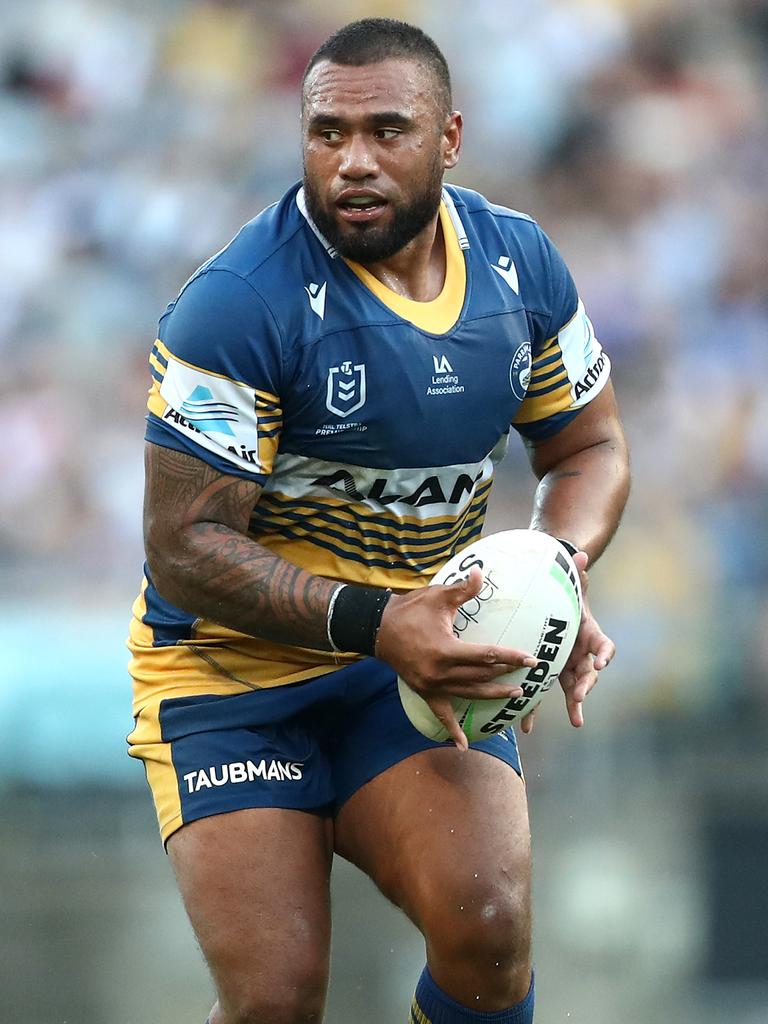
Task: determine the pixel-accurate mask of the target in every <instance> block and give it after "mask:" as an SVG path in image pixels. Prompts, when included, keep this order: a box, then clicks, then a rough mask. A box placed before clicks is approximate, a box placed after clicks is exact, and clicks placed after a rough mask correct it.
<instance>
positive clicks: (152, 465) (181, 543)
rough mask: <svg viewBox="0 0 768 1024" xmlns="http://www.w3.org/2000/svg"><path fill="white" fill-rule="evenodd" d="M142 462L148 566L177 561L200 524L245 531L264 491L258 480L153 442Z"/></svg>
mask: <svg viewBox="0 0 768 1024" xmlns="http://www.w3.org/2000/svg"><path fill="white" fill-rule="evenodd" d="M144 466H145V473H146V484H145V490H144V542H145V545H146V550H147V558H148V560H149V564H150V568H153V569H154V568H155V567H157V568H161V566H162V564H163V563H164V562H165V561H166V560H173V561H175V560H176V559H178V557H179V556H180V555H181V554H182V553H183V551H184V549H185V547H186V545H187V542H188V539H189V536H190V533H194V532H195V531H196V530H198V529H199V528H200V527H201V525H202V524H206V525H208V524H211V523H214V524H218V525H221V526H225V527H228V528H229V529H230V530H234V531H235V532H236V533H240V534H245V533H247V530H248V522H249V520H250V516H251V512H252V511H253V507H254V505H255V504H256V502H257V501H258V499H259V495H260V494H261V486H260V485H259V484H258V483H256V482H255V481H253V480H247V479H243V478H242V477H238V476H228V475H226V474H224V473H220V472H219V471H218V470H215V469H213V468H212V467H211V466H209V465H208V464H207V463H205V462H203V461H202V460H201V459H196V458H194V456H192V455H186V454H184V453H183V452H179V451H175V450H174V449H172V448H163V447H161V446H160V445H156V444H152V443H150V442H148V443H147V444H146V446H145V451H144ZM158 563H159V564H158Z"/></svg>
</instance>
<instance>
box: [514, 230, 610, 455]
mask: <svg viewBox="0 0 768 1024" xmlns="http://www.w3.org/2000/svg"><path fill="white" fill-rule="evenodd" d="M541 243H542V246H543V256H544V258H543V263H542V266H541V272H542V273H543V274H544V275H545V276H546V278H547V280H546V284H545V286H544V288H543V289H542V292H543V294H544V295H545V296H546V306H547V309H546V311H545V315H544V316H543V317H542V316H534V317H532V322H533V343H532V346H531V349H532V351H531V373H530V381H529V384H528V388H527V391H526V395H525V398H524V400H523V402H522V404H521V406H520V408H519V410H518V412H517V415H516V416H515V419H514V421H513V426H514V427H515V429H516V430H517V431H518V432H519V433H520V434H522V435H523V436H524V437H526V438H529V439H531V440H537V439H539V438H544V437H550V436H551V435H553V434H556V433H557V432H558V431H559V430H562V429H563V427H564V426H566V424H568V423H569V422H570V421H571V420H572V419H573V418H574V417H575V416H576V415H577V414H578V412H579V411H580V410H581V409H583V408H584V406H585V405H588V404H589V403H590V402H591V401H592V399H593V398H595V397H597V395H599V394H600V392H601V391H602V389H603V388H604V387H605V384H606V383H607V381H608V378H609V376H610V361H609V359H608V356H607V355H606V354H605V352H603V349H602V346H601V345H600V342H599V341H598V340H597V338H596V337H595V331H594V328H593V326H592V321H591V320H590V319H589V317H588V316H587V313H586V310H585V309H584V304H583V302H582V301H581V299H580V298H579V296H578V293H577V291H576V285H575V284H574V282H573V278H572V277H571V274H570V272H569V270H568V267H567V266H566V265H565V261H564V260H563V258H562V256H561V255H560V253H559V252H558V251H557V249H556V248H555V246H554V245H553V243H552V242H551V240H550V239H549V238H548V237H547V236H546V235H545V234H544V232H541Z"/></svg>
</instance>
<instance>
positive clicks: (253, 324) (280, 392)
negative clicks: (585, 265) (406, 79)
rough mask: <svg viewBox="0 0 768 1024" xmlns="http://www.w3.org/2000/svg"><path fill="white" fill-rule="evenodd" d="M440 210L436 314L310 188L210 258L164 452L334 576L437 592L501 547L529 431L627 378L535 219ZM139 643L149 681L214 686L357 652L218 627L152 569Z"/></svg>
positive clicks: (274, 543) (165, 424) (549, 426)
mask: <svg viewBox="0 0 768 1024" xmlns="http://www.w3.org/2000/svg"><path fill="white" fill-rule="evenodd" d="M440 218H441V224H442V230H443V235H444V238H445V242H446V254H447V267H446V278H445V284H444V287H443V290H442V292H441V294H440V295H439V296H438V297H437V298H436V299H434V300H433V301H432V302H414V301H411V300H409V299H406V298H404V297H402V296H400V295H397V294H395V293H394V292H392V291H390V290H389V289H388V288H387V287H386V286H384V285H383V284H382V283H381V282H379V281H378V280H377V279H376V278H374V277H372V276H371V275H370V274H369V273H368V272H367V271H366V270H365V268H363V267H361V266H358V265H356V264H354V263H351V262H348V261H345V260H344V259H342V258H341V257H340V256H339V255H338V254H337V253H336V251H335V250H334V249H333V247H332V246H330V245H329V244H328V243H327V241H326V240H325V239H324V238H323V237H322V236H321V235H320V233H319V232H318V230H317V228H316V227H315V225H314V224H313V222H312V221H311V219H310V217H309V215H308V213H307V209H306V206H305V203H304V198H303V191H302V190H301V189H300V188H298V187H295V188H293V189H292V190H291V191H289V192H288V193H287V195H286V196H285V197H284V198H283V199H282V200H281V201H280V202H279V203H277V204H276V205H275V206H272V207H270V208H269V209H267V210H265V211H264V212H263V213H261V214H260V215H259V216H258V217H256V218H255V219H254V220H253V221H251V222H250V223H248V224H247V225H245V227H243V228H242V230H241V231H240V232H239V234H238V235H237V236H236V237H235V238H234V239H233V241H232V242H231V243H230V244H229V245H228V246H227V247H226V248H225V249H223V250H222V251H221V252H219V253H218V254H217V255H215V256H214V257H212V258H211V259H210V260H208V262H207V263H205V264H203V266H202V267H201V268H200V269H199V270H198V271H197V272H196V273H195V274H194V275H193V276H192V278H191V279H190V280H189V281H188V282H187V284H186V285H185V286H184V288H183V289H182V291H181V293H180V295H179V296H178V298H177V299H176V300H175V301H174V302H173V303H171V305H170V306H169V308H168V310H167V311H166V313H165V315H164V316H163V318H162V320H161V322H160V331H159V337H158V340H157V342H156V343H155V346H154V348H153V350H152V354H151V357H150V366H151V372H152V377H153V382H152V387H151V390H150V395H149V415H148V425H147V435H146V436H147V439H148V440H149V441H150V442H152V443H154V444H157V445H162V446H165V447H168V448H173V449H176V450H178V451H182V452H186V453H188V454H190V455H194V456H195V457H197V458H199V459H202V460H204V461H205V462H207V463H209V464H210V465H211V466H213V467H215V468H216V469H218V470H220V471H221V472H223V473H227V474H232V475H235V476H241V477H246V478H248V479H252V480H254V481H256V482H258V483H259V484H261V485H262V487H263V491H262V495H261V498H260V500H259V502H258V503H257V505H256V507H255V508H254V510H253V515H252V517H251V522H250V533H251V535H252V536H253V537H254V539H255V540H257V541H258V542H259V543H260V544H263V545H264V546H265V547H268V548H270V549H271V550H272V551H274V552H276V553H277V554H279V555H282V556H284V557H286V558H288V559H289V560H290V561H292V562H294V563H295V564H297V565H300V566H302V567H303V568H305V569H308V570H309V571H311V572H314V573H317V574H319V575H321V576H326V577H330V578H333V579H338V580H345V581H348V582H354V583H363V584H369V585H372V586H381V587H393V588H395V589H398V590H407V589H409V588H413V587H418V586H423V585H425V584H426V583H427V582H428V580H429V578H430V577H431V575H432V574H433V573H434V572H435V571H436V570H437V568H438V567H439V566H440V565H441V564H442V563H443V562H444V561H445V560H446V559H447V558H449V557H450V556H451V555H452V554H453V553H454V552H455V551H456V550H458V549H460V548H461V547H463V546H465V545H466V544H468V543H469V542H470V541H471V540H472V539H473V538H475V537H477V536H478V535H479V534H480V532H481V530H482V525H483V519H484V516H485V510H486V504H487V501H488V496H489V493H490V490H491V486H492V483H493V475H494V470H495V467H496V465H497V464H498V462H499V460H500V459H501V458H502V457H503V455H504V452H505V450H506V446H507V441H508V437H509V429H510V426H513V427H514V428H515V429H516V430H517V431H519V432H520V433H521V434H523V435H524V436H525V437H527V438H531V439H534V440H535V439H537V438H544V437H547V436H549V435H551V434H554V433H556V432H557V431H558V430H560V429H562V427H563V426H564V425H565V424H567V423H568V422H569V421H570V420H571V419H572V418H573V417H574V416H576V415H577V413H578V411H579V409H581V408H582V407H583V406H584V405H586V404H587V403H588V402H589V401H590V400H591V399H592V398H593V397H594V396H595V395H597V394H598V393H599V392H600V390H601V389H602V387H603V386H604V384H605V382H606V381H607V379H608V374H609V363H608V359H607V357H606V356H605V354H604V353H603V351H602V349H601V347H600V345H599V343H598V342H597V340H596V339H595V336H594V332H593V330H592V325H591V323H590V321H589V318H588V317H587V315H586V313H585V311H584V308H583V306H582V304H581V302H580V300H579V298H578V295H577V292H576V289H575V286H574V284H573V281H572V279H571V276H570V274H569V272H568V270H567V268H566V266H565V264H564V262H563V260H562V258H561V257H560V255H559V253H558V252H557V250H556V249H555V247H554V246H553V244H552V243H551V241H550V240H549V239H548V238H547V236H546V235H545V234H544V232H543V231H542V230H541V229H540V228H539V227H538V225H537V224H536V223H535V222H534V221H532V220H531V219H530V218H529V217H527V216H525V215H523V214H519V213H516V212H514V211H512V210H508V209H505V208H502V207H498V206H493V205H491V204H490V203H488V202H487V201H486V200H485V199H484V198H483V197H482V196H480V195H478V194H477V193H476V192H472V191H469V190H467V189H461V188H456V187H453V186H450V187H446V188H445V189H444V192H443V202H442V205H441V210H440ZM130 645H131V649H132V651H133V654H134V659H133V665H132V671H133V673H134V676H135V678H136V679H137V682H139V683H140V684H141V683H143V684H144V685H147V686H155V685H161V686H162V679H163V675H164V674H165V673H167V672H172V671H173V669H174V667H175V666H178V667H181V666H182V664H183V666H184V671H185V672H186V673H187V676H188V677H189V673H190V671H191V672H192V674H193V676H195V680H196V681H197V682H199V684H200V686H205V685H206V684H210V683H211V682H216V681H217V680H218V682H219V684H220V685H225V686H226V685H227V684H229V685H231V684H235V686H236V687H237V686H242V687H243V688H250V687H253V686H275V685H280V684H284V683H290V682H296V681H298V680H300V679H306V678H310V677H311V676H314V675H318V674H321V673H323V672H327V671H331V670H333V669H334V668H336V667H338V665H339V660H340V659H339V657H338V656H331V655H329V654H326V653H324V652H318V651H312V650H305V649H302V648H295V647H282V646H277V645H275V644H271V643H269V642H267V641H264V640H259V639H255V638H253V637H248V636H244V635H242V634H239V633H235V632H233V631H231V630H227V629H225V628H223V627H221V626H218V625H216V624H214V623H212V622H207V621H201V620H198V619H196V618H195V617H194V616H192V615H189V614H187V613H186V612H185V611H184V610H183V609H179V608H175V607H173V606H171V605H169V604H168V602H166V601H164V600H163V599H162V598H161V597H160V595H159V594H158V593H157V591H156V589H155V587H154V586H153V583H152V579H151V576H150V574H149V572H148V571H147V572H146V578H145V581H144V586H143V588H142V593H141V595H140V597H139V598H138V600H137V602H136V605H135V607H134V620H133V623H132V629H131V640H130ZM182 650H183V652H184V653H183V656H182ZM190 656H192V657H193V659H194V660H190ZM182 657H183V661H180V660H179V659H180V658H182ZM351 657H353V656H350V658H351ZM342 660H343V658H342ZM190 666H192V667H191V668H190ZM195 673H199V678H198V677H197V676H196V675H195Z"/></svg>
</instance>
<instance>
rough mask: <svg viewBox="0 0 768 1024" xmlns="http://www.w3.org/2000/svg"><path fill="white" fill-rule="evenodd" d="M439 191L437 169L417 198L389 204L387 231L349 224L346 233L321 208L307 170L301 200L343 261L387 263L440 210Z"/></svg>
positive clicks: (332, 214) (365, 225)
mask: <svg viewBox="0 0 768 1024" xmlns="http://www.w3.org/2000/svg"><path fill="white" fill-rule="evenodd" d="M435 171H436V173H435ZM442 188H443V176H442V169H437V168H436V169H435V170H433V172H432V173H431V174H430V175H429V177H428V180H427V181H426V182H425V185H424V189H423V190H422V192H421V194H420V195H417V196H416V197H415V198H413V199H412V200H411V201H410V202H409V203H407V204H405V205H400V206H395V205H393V204H391V210H392V213H393V216H392V220H391V223H390V225H389V227H388V228H382V227H378V226H377V225H376V224H361V225H359V226H358V225H352V224H350V225H347V226H346V230H345V229H344V228H343V227H342V225H341V224H340V223H339V221H338V220H337V218H336V216H335V215H334V213H333V212H329V211H328V210H327V209H326V208H325V207H324V206H323V203H322V201H321V199H320V196H319V194H318V193H317V191H316V190H315V188H314V186H313V184H312V182H311V181H310V179H309V177H308V175H307V173H306V170H305V172H304V197H305V199H306V203H307V210H308V211H309V215H310V217H311V218H312V220H313V221H314V222H315V226H316V227H317V228H318V230H319V231H320V232H321V234H322V235H323V236H324V237H325V238H326V239H327V241H328V242H330V244H331V245H332V246H333V247H334V248H335V249H336V250H337V251H338V252H339V253H340V254H341V255H342V256H343V257H344V258H345V259H347V260H353V261H354V262H355V263H363V264H366V263H378V262H379V261H380V260H388V259H389V258H390V256H394V255H395V253H396V252H400V250H401V249H402V248H403V247H404V246H406V245H407V244H408V243H409V242H410V241H412V240H413V239H414V238H415V237H416V236H417V235H418V234H419V233H420V232H421V231H423V230H424V228H425V227H426V226H427V224H429V222H430V221H431V220H432V219H433V218H434V217H435V216H436V215H437V212H438V210H439V209H440V199H441V196H442ZM333 209H334V210H335V207H333Z"/></svg>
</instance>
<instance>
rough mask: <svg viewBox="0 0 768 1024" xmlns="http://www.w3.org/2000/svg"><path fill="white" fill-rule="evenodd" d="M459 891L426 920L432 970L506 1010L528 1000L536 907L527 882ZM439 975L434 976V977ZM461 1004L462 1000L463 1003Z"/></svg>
mask: <svg viewBox="0 0 768 1024" xmlns="http://www.w3.org/2000/svg"><path fill="white" fill-rule="evenodd" d="M473 881H474V883H475V884H474V886H470V885H468V886H466V887H461V886H459V887H454V888H452V889H451V890H450V893H449V894H448V895H446V893H445V892H443V894H442V897H441V899H440V901H439V903H437V902H435V903H434V904H433V909H432V910H431V911H428V912H427V913H426V914H425V915H423V918H422V924H423V931H424V935H425V938H426V941H427V949H428V952H429V963H430V967H431V968H432V967H434V968H435V969H437V971H438V973H439V974H440V975H441V976H442V977H450V978H452V979H455V981H456V983H457V985H459V989H458V991H459V992H462V991H463V990H464V989H465V988H466V989H467V990H469V989H472V990H474V989H475V988H476V987H477V990H478V991H482V992H485V993H488V994H489V995H490V996H492V997H493V998H494V999H495V1000H497V1001H498V1004H499V1005H501V1006H509V1005H512V1004H513V1003H514V1002H517V1001H518V1000H520V999H522V998H524V996H525V994H526V993H527V991H528V985H529V983H530V968H531V906H530V892H529V886H528V882H527V877H526V878H525V880H518V881H515V880H509V879H502V880H497V882H496V883H495V884H492V885H487V884H486V885H483V884H479V880H475V879H473ZM433 973H434V971H433ZM459 1001H461V998H460V997H459Z"/></svg>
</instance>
